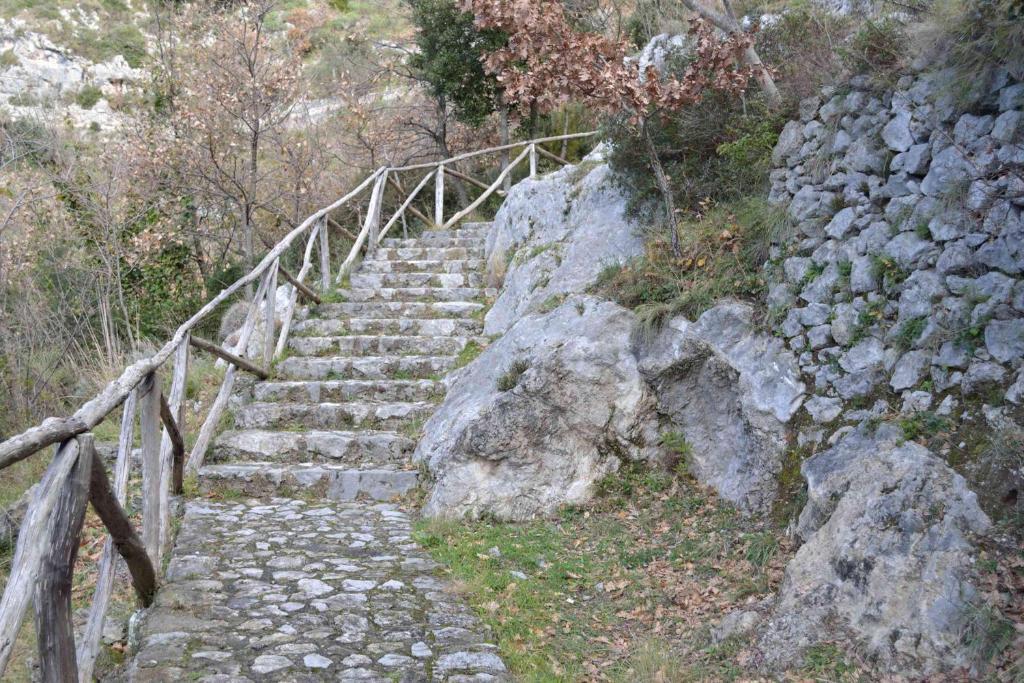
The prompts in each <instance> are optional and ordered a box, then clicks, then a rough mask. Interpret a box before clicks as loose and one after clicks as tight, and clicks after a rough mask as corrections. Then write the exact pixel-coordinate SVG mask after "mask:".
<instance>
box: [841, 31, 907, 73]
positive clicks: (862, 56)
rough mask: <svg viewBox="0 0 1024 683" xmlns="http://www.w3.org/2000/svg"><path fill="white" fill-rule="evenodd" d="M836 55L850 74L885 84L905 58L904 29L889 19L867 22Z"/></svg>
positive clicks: (905, 34)
mask: <svg viewBox="0 0 1024 683" xmlns="http://www.w3.org/2000/svg"><path fill="white" fill-rule="evenodd" d="M840 54H841V56H842V60H843V63H844V64H845V65H846V67H847V68H848V69H850V70H851V71H853V72H854V73H869V74H872V75H874V76H878V77H882V78H883V80H885V79H886V78H887V77H889V76H892V75H894V74H895V72H896V71H897V69H898V68H899V67H900V66H901V64H902V63H903V61H904V58H905V57H906V56H907V32H906V29H905V28H904V26H903V24H902V23H901V22H900V21H898V20H896V19H893V18H885V19H880V20H878V21H871V20H867V21H865V22H864V25H863V26H862V27H861V28H860V29H859V30H858V31H857V32H856V33H854V34H853V35H852V36H851V37H850V40H849V42H848V43H847V45H846V46H845V47H844V48H843V49H842V50H841V51H840Z"/></svg>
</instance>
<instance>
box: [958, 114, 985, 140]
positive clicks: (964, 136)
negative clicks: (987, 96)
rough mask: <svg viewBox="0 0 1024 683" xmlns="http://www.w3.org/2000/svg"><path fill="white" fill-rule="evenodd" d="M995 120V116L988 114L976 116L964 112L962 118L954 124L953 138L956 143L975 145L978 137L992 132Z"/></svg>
mask: <svg viewBox="0 0 1024 683" xmlns="http://www.w3.org/2000/svg"><path fill="white" fill-rule="evenodd" d="M994 121H995V117H993V116H990V115H986V116H974V115H973V114H964V115H963V116H961V117H960V120H959V121H957V122H956V125H955V126H953V140H954V142H956V144H958V145H961V146H963V147H970V146H973V145H974V143H976V142H977V141H978V138H982V137H984V136H986V135H988V134H989V133H991V132H992V124H993V122H994Z"/></svg>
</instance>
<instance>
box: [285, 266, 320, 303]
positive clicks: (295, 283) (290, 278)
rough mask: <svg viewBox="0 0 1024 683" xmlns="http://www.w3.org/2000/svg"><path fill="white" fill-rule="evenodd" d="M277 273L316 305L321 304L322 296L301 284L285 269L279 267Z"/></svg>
mask: <svg viewBox="0 0 1024 683" xmlns="http://www.w3.org/2000/svg"><path fill="white" fill-rule="evenodd" d="M277 272H278V273H280V274H281V276H282V277H283V278H284V279H285V280H286V281H287V282H288V284H290V285H291V286H292V287H294V288H295V289H297V290H299V294H301V295H302V296H304V297H306V298H307V299H309V300H310V301H312V302H314V303H317V304H318V303H321V299H320V295H319V294H317V293H316V292H314V291H313V290H312V289H310V288H309V286H308V285H306V284H305V283H303V282H299V280H298V279H296V277H295V276H294V275H292V274H291V273H289V272H288V271H287V270H285V269H284V268H281V267H278V269H277Z"/></svg>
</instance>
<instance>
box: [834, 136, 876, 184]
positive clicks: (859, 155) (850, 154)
mask: <svg viewBox="0 0 1024 683" xmlns="http://www.w3.org/2000/svg"><path fill="white" fill-rule="evenodd" d="M885 156H886V155H885V153H884V152H883V151H882V150H879V149H877V148H875V147H873V146H872V145H871V143H870V142H869V141H868V139H867V138H866V137H857V138H856V139H855V140H854V141H853V144H851V145H850V149H848V150H847V151H846V156H845V157H843V163H845V164H846V166H847V168H849V169H850V170H853V171H859V172H861V173H872V174H876V175H877V174H879V173H881V172H882V170H883V169H884V168H885Z"/></svg>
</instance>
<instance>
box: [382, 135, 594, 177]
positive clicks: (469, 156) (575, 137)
mask: <svg viewBox="0 0 1024 683" xmlns="http://www.w3.org/2000/svg"><path fill="white" fill-rule="evenodd" d="M597 134H598V131H596V130H592V131H589V132H586V133H569V134H568V135H552V136H550V137H546V138H537V139H536V140H523V141H522V142H511V143H509V144H507V145H501V146H499V147H488V148H487V149H481V150H478V151H476V152H466V153H465V154H459V155H457V156H453V157H450V158H448V159H445V160H443V161H428V162H424V163H422V164H411V165H409V166H396V167H394V168H392V169H390V170H391V171H392V172H401V171H416V170H420V169H424V168H436V167H437V166H439V165H441V164H451V163H455V162H458V161H463V160H465V159H472V158H473V157H478V156H481V155H484V154H495V153H496V152H503V151H505V150H510V149H516V148H517V147H523V146H528V145H531V144H537V145H540V144H543V143H545V142H560V141H562V140H580V139H583V138H590V137H594V136H595V135H597Z"/></svg>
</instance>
